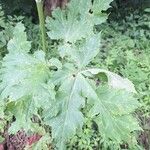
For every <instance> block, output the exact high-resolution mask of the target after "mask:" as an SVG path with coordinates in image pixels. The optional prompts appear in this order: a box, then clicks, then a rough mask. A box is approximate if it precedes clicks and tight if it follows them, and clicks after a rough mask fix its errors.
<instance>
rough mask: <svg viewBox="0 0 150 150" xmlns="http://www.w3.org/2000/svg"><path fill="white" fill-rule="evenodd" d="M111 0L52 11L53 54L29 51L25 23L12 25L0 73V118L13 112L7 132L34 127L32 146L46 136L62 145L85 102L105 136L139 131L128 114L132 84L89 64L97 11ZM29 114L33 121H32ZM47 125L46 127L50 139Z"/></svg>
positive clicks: (123, 137) (95, 47) (94, 50)
mask: <svg viewBox="0 0 150 150" xmlns="http://www.w3.org/2000/svg"><path fill="white" fill-rule="evenodd" d="M111 1H112V0H94V1H93V2H91V0H82V1H81V0H71V1H70V2H69V3H68V5H67V7H66V9H64V10H61V9H59V8H58V9H56V10H54V11H53V13H52V17H49V18H47V20H46V27H47V30H48V32H47V35H48V36H49V37H50V38H51V39H52V40H57V41H58V43H59V44H58V57H57V58H51V59H50V60H49V59H47V57H46V56H47V54H48V53H51V52H50V51H46V50H45V49H46V48H45V47H43V50H44V51H41V50H37V51H35V53H34V54H31V53H30V50H31V42H29V41H27V36H26V33H25V27H24V25H23V24H22V23H18V24H17V26H16V27H15V29H14V37H13V39H11V40H10V41H9V43H8V46H7V49H8V52H9V53H8V54H7V55H6V56H5V57H4V59H3V61H2V68H1V75H0V78H1V83H0V91H1V97H0V98H1V103H0V104H1V106H0V107H2V109H0V111H2V112H0V114H2V116H1V118H2V117H4V112H5V114H11V115H13V116H14V117H15V121H14V122H13V123H12V124H11V127H10V128H9V133H10V134H11V133H12V134H15V133H16V132H17V131H19V130H21V129H24V130H25V131H26V132H27V133H28V132H29V133H30V132H37V131H38V132H39V133H40V134H42V135H43V137H42V138H41V139H40V141H39V143H38V144H37V145H36V148H37V149H42V148H44V149H48V145H46V144H45V145H44V143H48V142H51V141H50V139H52V140H53V142H54V143H55V144H56V149H59V150H65V149H66V147H65V145H66V142H67V141H68V140H69V139H70V138H72V137H73V136H74V135H75V134H76V133H77V131H78V130H81V129H82V126H83V123H84V115H83V113H82V109H83V108H84V107H85V106H87V105H88V106H89V111H88V112H87V115H88V116H89V117H91V118H92V119H93V121H94V122H95V123H96V124H97V126H98V128H99V132H100V133H101V136H102V137H104V138H105V139H110V140H113V141H114V142H117V143H122V142H128V141H130V140H131V138H132V136H133V134H132V133H133V132H134V131H135V130H140V127H139V125H138V122H137V121H136V119H135V118H134V117H133V116H132V113H133V112H134V111H135V109H136V108H138V107H139V106H140V105H139V103H138V101H136V99H135V98H134V96H133V95H134V94H135V93H136V91H135V89H134V86H133V84H132V83H131V82H130V81H129V80H128V79H123V78H122V77H120V76H119V75H117V74H115V73H112V72H109V71H107V70H103V69H100V68H93V67H90V66H91V65H90V62H91V61H92V60H93V59H94V57H95V56H96V55H97V54H98V52H99V50H100V33H97V32H96V31H95V25H99V24H101V23H102V22H104V21H105V20H106V18H107V15H106V14H104V13H102V10H106V9H107V8H108V7H109V4H110V2H111ZM44 42H45V41H43V44H44ZM58 58H59V59H58ZM104 76H105V78H104ZM97 79H99V80H100V83H97V82H96V81H97ZM104 79H105V80H104ZM35 116H36V117H37V118H38V122H36V121H33V118H34V117H35ZM47 126H49V127H51V130H52V135H51V138H50V133H48V132H46V128H47Z"/></svg>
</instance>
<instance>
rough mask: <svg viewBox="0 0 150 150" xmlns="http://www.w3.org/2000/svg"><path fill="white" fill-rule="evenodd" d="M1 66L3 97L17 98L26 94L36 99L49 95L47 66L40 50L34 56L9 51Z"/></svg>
mask: <svg viewBox="0 0 150 150" xmlns="http://www.w3.org/2000/svg"><path fill="white" fill-rule="evenodd" d="M2 67H3V68H2V69H1V72H2V75H1V79H2V83H1V85H0V87H1V91H2V93H1V96H2V98H3V99H4V98H8V97H9V98H10V99H12V100H17V99H19V98H22V97H23V96H27V95H32V96H33V97H34V98H37V99H38V96H41V97H42V98H46V96H48V97H50V96H49V93H50V91H49V90H48V87H49V85H48V84H46V82H47V80H48V77H49V73H48V67H47V64H46V61H45V59H44V53H43V52H42V51H38V52H36V53H35V54H34V56H32V55H29V54H24V53H22V54H20V53H15V54H11V53H10V54H8V55H6V57H5V58H4V61H3V64H2ZM41 93H42V94H41ZM45 100H46V99H45Z"/></svg>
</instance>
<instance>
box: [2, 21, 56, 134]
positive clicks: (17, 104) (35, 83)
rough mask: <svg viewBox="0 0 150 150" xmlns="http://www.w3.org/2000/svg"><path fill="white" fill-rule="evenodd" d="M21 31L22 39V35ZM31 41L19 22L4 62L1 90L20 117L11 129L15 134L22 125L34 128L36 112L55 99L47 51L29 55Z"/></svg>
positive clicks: (17, 116)
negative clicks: (33, 119)
mask: <svg viewBox="0 0 150 150" xmlns="http://www.w3.org/2000/svg"><path fill="white" fill-rule="evenodd" d="M17 31H18V33H19V35H20V38H22V40H21V39H19V38H18V37H19V35H18V33H17ZM16 35H17V36H16ZM18 40H20V41H19V43H18V44H16V43H15V42H18ZM29 43H30V42H29ZM29 43H28V42H27V41H26V35H25V33H24V26H23V25H22V24H21V23H19V24H17V26H16V27H15V31H14V38H13V39H12V40H10V41H9V43H8V47H9V53H8V54H7V55H6V56H5V57H4V59H3V62H2V68H1V75H0V78H1V83H0V92H1V98H2V100H7V99H8V100H9V101H8V104H7V111H9V112H11V113H12V114H13V115H14V116H15V118H16V121H15V122H14V123H13V124H12V126H11V128H10V131H11V132H13V133H14V132H16V131H18V130H19V129H22V128H23V129H24V130H26V131H27V130H29V129H31V127H32V126H33V123H32V121H31V118H32V117H33V114H36V115H37V111H38V108H42V109H47V108H49V105H50V104H51V102H52V101H53V100H54V99H55V92H54V85H52V84H51V83H49V82H48V80H49V68H48V64H47V62H46V60H45V54H44V52H42V51H36V52H35V53H34V54H33V55H31V54H28V52H29V47H28V45H29ZM14 44H15V45H14ZM14 46H15V47H14ZM12 50H13V51H12ZM10 101H11V103H10ZM45 104H49V105H45Z"/></svg>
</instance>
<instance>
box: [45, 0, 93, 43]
mask: <svg viewBox="0 0 150 150" xmlns="http://www.w3.org/2000/svg"><path fill="white" fill-rule="evenodd" d="M90 7H91V1H90V0H82V1H81V0H71V2H70V3H69V4H68V5H67V9H66V10H61V9H56V10H54V11H53V13H52V16H53V18H48V19H47V28H48V29H49V30H50V31H49V32H48V36H49V37H50V38H52V39H57V40H58V39H62V40H63V41H64V42H75V41H76V40H80V39H82V38H85V37H87V36H88V35H89V34H91V33H92V32H93V31H92V30H93V25H92V23H91V21H90V14H89V12H88V11H89V9H90Z"/></svg>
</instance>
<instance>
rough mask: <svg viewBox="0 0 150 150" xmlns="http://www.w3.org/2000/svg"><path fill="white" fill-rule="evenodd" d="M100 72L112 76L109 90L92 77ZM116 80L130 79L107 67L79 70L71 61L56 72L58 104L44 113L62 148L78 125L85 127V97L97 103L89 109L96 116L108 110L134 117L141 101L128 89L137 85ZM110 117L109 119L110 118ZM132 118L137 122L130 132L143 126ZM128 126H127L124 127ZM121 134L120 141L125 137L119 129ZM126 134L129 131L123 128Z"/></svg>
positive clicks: (54, 79) (110, 116) (90, 113)
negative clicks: (101, 86) (97, 84)
mask: <svg viewBox="0 0 150 150" xmlns="http://www.w3.org/2000/svg"><path fill="white" fill-rule="evenodd" d="M99 73H105V74H106V76H107V77H108V79H109V80H108V81H109V82H108V83H109V86H108V88H107V90H104V94H103V93H102V92H101V91H102V90H101V89H100V88H99V89H97V86H96V82H94V81H93V80H92V78H93V77H92V76H91V74H92V75H97V74H99ZM89 77H90V78H89ZM116 81H117V82H118V83H122V82H124V83H126V80H125V79H123V78H121V77H120V76H118V75H116V74H114V73H111V72H109V71H106V70H103V69H87V70H80V71H79V70H77V69H76V68H74V67H73V66H70V67H69V65H67V67H65V68H63V69H62V70H59V71H57V72H55V73H54V75H53V78H52V79H51V82H52V83H53V84H55V85H56V86H58V87H59V89H58V92H57V96H56V101H55V103H54V105H52V107H51V108H50V109H48V111H47V112H46V113H45V114H44V118H45V119H44V120H45V122H46V124H48V125H50V126H51V127H52V135H53V136H52V137H53V138H54V139H55V140H56V141H57V146H58V147H59V149H63V148H64V147H65V142H67V141H68V139H69V138H71V137H72V136H73V135H75V133H76V130H77V129H81V127H82V125H83V122H84V118H83V114H82V113H81V112H80V109H81V108H82V107H84V103H85V100H86V101H87V102H88V104H90V105H93V107H92V109H91V110H90V112H89V115H90V116H91V117H94V118H95V117H96V116H97V115H98V116H101V114H102V117H103V116H104V114H105V116H104V117H108V118H111V119H112V118H113V117H114V116H117V115H118V117H119V116H124V115H126V117H124V118H123V117H122V121H125V119H126V118H131V119H132V116H131V115H130V114H131V113H132V112H133V111H134V110H135V109H136V108H137V107H138V106H140V105H139V103H138V102H137V101H136V100H135V99H134V98H133V95H132V94H130V93H129V92H128V91H130V92H134V91H135V89H134V87H132V86H133V85H132V83H131V82H127V83H126V84H127V85H126V86H127V87H126V86H125V87H124V86H122V85H120V86H119V85H118V86H117V87H115V85H113V84H111V83H114V82H116ZM130 84H131V85H130ZM112 87H113V88H112ZM130 87H132V88H133V89H132V88H130ZM98 92H101V95H99V94H98ZM102 94H103V95H102ZM100 96H101V97H100ZM104 105H105V106H106V108H107V109H106V108H105V107H104ZM103 113H104V114H103ZM110 113H111V114H110ZM107 115H108V116H107ZM102 120H103V118H102ZM106 121H108V120H107V118H106ZM106 121H105V122H106ZM113 121H114V123H115V124H117V122H118V120H113ZM129 121H133V122H132V123H133V124H132V125H131V126H130V129H131V130H130V131H128V132H127V134H129V136H130V132H132V131H133V130H138V129H140V127H139V126H138V124H137V121H136V120H134V119H132V120H129ZM105 122H104V124H105ZM106 123H107V122H106ZM114 123H113V124H114ZM58 124H59V126H58ZM99 124H100V123H99ZM133 125H134V126H133ZM136 125H137V126H136ZM132 126H133V128H132ZM134 127H136V128H134ZM112 128H114V130H116V126H115V125H114V126H113V125H112ZM124 129H126V128H125V127H124ZM126 130H127V129H126ZM105 132H106V131H105ZM105 132H104V135H105ZM115 132H117V131H115ZM106 134H107V132H106ZM117 134H118V136H120V139H119V140H120V141H121V140H124V135H123V136H122V132H120V131H119V132H117ZM123 134H125V133H124V132H123ZM111 136H112V135H110V137H109V138H112V139H113V137H111ZM128 138H129V137H127V139H128ZM113 140H114V139H113Z"/></svg>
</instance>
